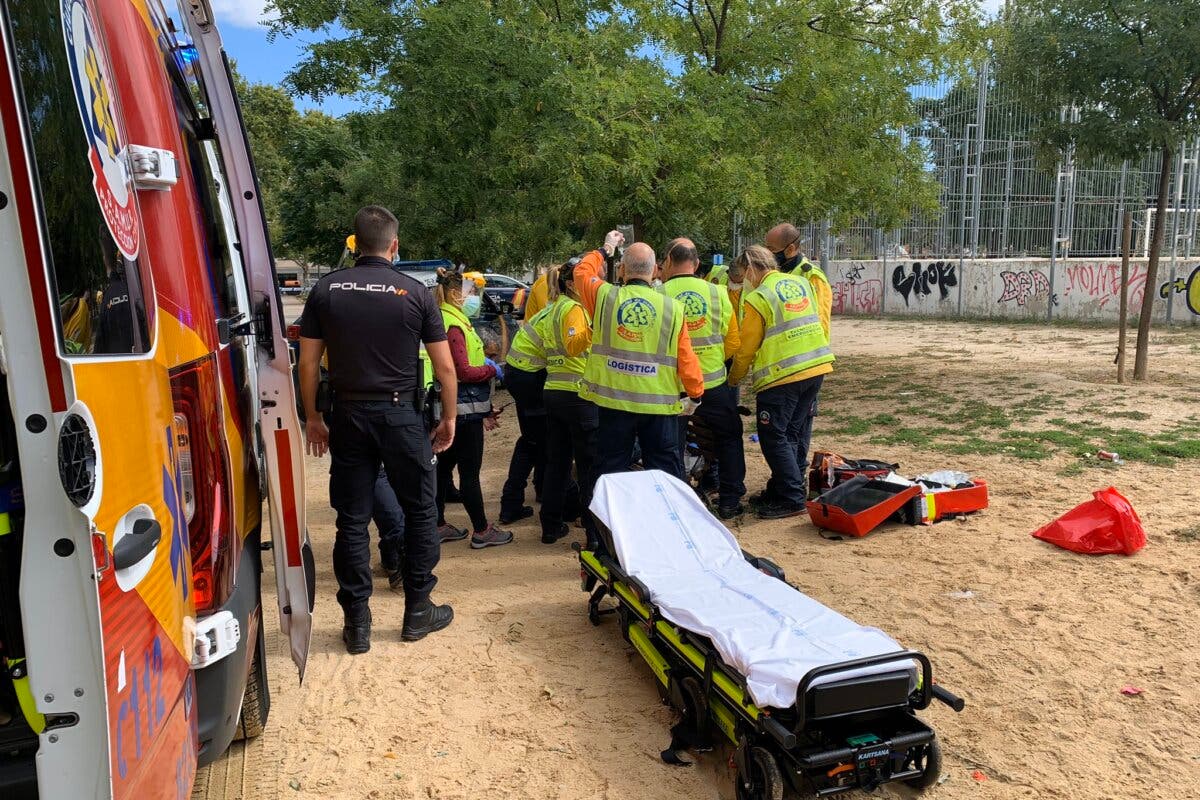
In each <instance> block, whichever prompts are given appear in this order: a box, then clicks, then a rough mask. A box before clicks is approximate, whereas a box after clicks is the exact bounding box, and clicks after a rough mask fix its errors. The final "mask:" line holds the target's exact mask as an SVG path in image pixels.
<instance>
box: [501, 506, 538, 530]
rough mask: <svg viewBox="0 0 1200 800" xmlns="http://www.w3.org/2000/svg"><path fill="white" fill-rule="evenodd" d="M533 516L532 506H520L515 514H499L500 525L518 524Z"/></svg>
mask: <svg viewBox="0 0 1200 800" xmlns="http://www.w3.org/2000/svg"><path fill="white" fill-rule="evenodd" d="M532 516H533V506H521V507H520V508H519V509H517V511H516V513H513V514H505V513H504V512H503V511H502V512H500V524H501V525H512V524H513V523H514V522H520V521H521V520H523V519H529V518H530V517H532Z"/></svg>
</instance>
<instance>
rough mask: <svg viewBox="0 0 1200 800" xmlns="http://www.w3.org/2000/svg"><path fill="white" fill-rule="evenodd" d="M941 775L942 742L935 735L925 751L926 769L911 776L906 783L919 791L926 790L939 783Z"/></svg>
mask: <svg viewBox="0 0 1200 800" xmlns="http://www.w3.org/2000/svg"><path fill="white" fill-rule="evenodd" d="M941 775H942V743H941V742H939V741H938V739H937V737H936V736H935V737H933V739H931V740H930V742H929V749H928V750H927V751H926V752H925V771H924V772H922V773H921V774H920V776H918V777H916V778H909V779H908V780H906V781H905V783H906V784H908V785H909V786H911V787H912V788H914V789H916V790H917V791H924V790H925V789H928V788H929V787H930V786H933V785H934V784H935V783H937V781H938V778H940V777H941Z"/></svg>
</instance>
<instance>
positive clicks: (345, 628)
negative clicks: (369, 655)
mask: <svg viewBox="0 0 1200 800" xmlns="http://www.w3.org/2000/svg"><path fill="white" fill-rule="evenodd" d="M342 641H343V642H345V643H346V652H347V653H349V654H350V655H352V656H358V655H362V654H363V653H365V652H367V651H368V650H370V649H371V609H369V608H364V609H363V610H362V611H361V612H354V613H347V614H346V622H345V624H344V625H342Z"/></svg>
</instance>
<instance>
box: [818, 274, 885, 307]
mask: <svg viewBox="0 0 1200 800" xmlns="http://www.w3.org/2000/svg"><path fill="white" fill-rule="evenodd" d="M841 272H842V274H841V276H840V279H838V280H835V281H834V282H833V283H832V284H830V288H832V289H833V313H834V314H880V313H882V312H883V281H881V280H879V279H877V278H868V277H866V276H865V275H864V274H863V272H864V266H863V265H862V264H851V265H850V266H848V267H846V268H845V269H844V270H842V271H841Z"/></svg>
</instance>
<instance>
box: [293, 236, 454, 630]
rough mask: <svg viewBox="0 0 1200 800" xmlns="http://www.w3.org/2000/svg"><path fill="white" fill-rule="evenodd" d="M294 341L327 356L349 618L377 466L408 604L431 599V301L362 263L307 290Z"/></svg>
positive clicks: (357, 606)
mask: <svg viewBox="0 0 1200 800" xmlns="http://www.w3.org/2000/svg"><path fill="white" fill-rule="evenodd" d="M300 335H301V336H302V337H305V338H309V339H322V340H324V342H325V346H326V348H327V349H328V352H329V380H330V383H331V384H332V387H333V392H334V401H333V410H332V412H331V413H330V414H328V415H327V419H328V420H329V452H330V457H331V465H330V469H329V501H330V504H331V505H332V506H333V508H334V510H335V511H336V512H337V540H336V542H335V543H334V546H333V570H334V574H335V575H336V576H337V580H338V587H339V588H338V595H337V597H338V603H340V604H341V606H342V609H343V610H344V611H345V613H346V618H347V620H360V619H362V618H363V617H365V615H366V613H367V600H368V598H370V596H371V553H370V535H369V533H368V530H367V524H368V522H369V521H370V520H371V512H372V510H373V507H374V501H373V497H374V492H373V489H374V486H375V481H376V478H377V476H378V474H379V467H380V464H381V463H382V465H383V468H384V470H385V471H386V472H387V476H388V481H389V482H390V483H391V485H392V489H393V490H394V491H395V493H396V499H397V500H399V501H400V506H401V508H403V510H404V518H405V535H404V536H405V541H404V550H405V553H404V561H403V564H402V569H403V574H404V595H405V604H406V606H408V607H410V608H411V607H413V606H414V605H415V604H416V603H420V602H422V601H424V600H426V599H428V597H429V593H430V592H431V591H432V590H433V586H434V584H435V583H436V582H437V578H435V577H434V575H433V568H434V567H435V566H437V562H438V559H439V558H440V556H441V543H440V540H439V539H438V535H437V526H436V516H437V511H436V509H435V506H434V498H435V493H436V491H437V481H436V464H437V460H436V459H435V458H434V455H433V450H432V448H431V445H430V441H429V434H428V431H427V429H426V426H425V422H424V418H423V415H422V409H421V408H420V405H419V404H420V402H421V400H422V399H423V398H422V397H421V396H419V394H418V392H419V391H420V390H421V387H420V383H421V380H420V378H421V365H420V359H419V355H418V352H419V349H420V344H421V342H425V343H426V344H431V343H434V342H444V341H446V330H445V327H444V326H443V324H442V315H441V312H440V311H439V310H438V307H437V304H436V303H435V301H434V299H433V294H432V293H431V292H430V291H429V289H428V288H426V287H425V285H424V284H422V283H420V282H419V281H417V280H415V279H413V278H411V277H409V276H407V275H404V274H402V273H398V272H396V271H395V270H393V269H392V267H391V264H390V263H389V262H388V260H387V259H385V258H379V257H374V256H365V257H363V258H360V259H358V261H357V263H355V265H354V266H353V267H350V268H349V269H344V270H339V271H337V272H332V273H330V274H329V275H326V276H325V277H323V278H322V279H321V280H320V281H318V282H317V285H316V286H315V287H313V290H312V293H311V294H309V297H308V302H307V303H306V304H305V307H304V316H303V318H302V319H301V322H300Z"/></svg>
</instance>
